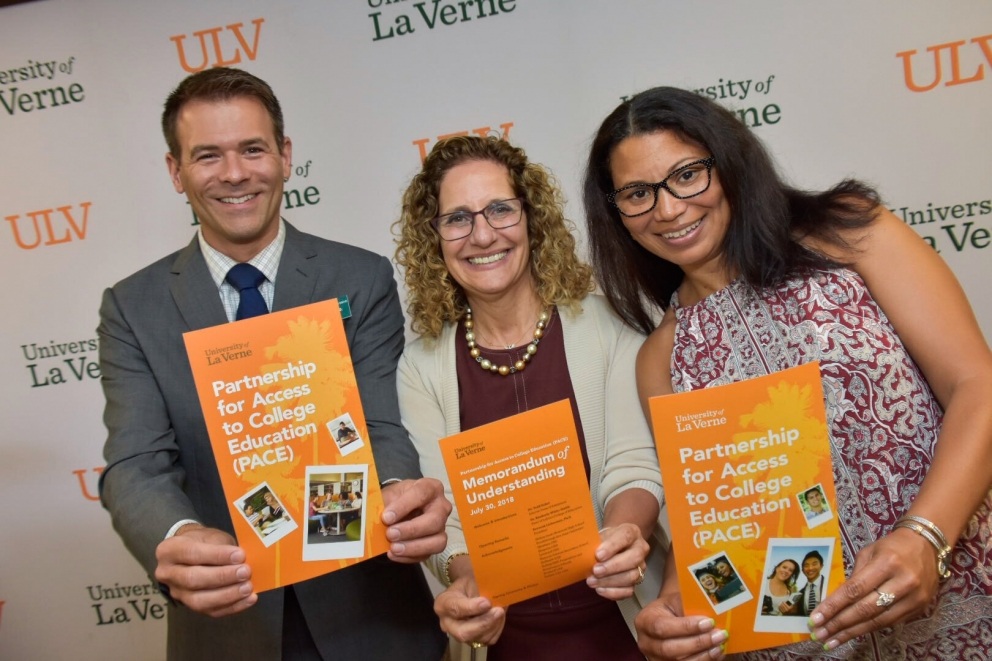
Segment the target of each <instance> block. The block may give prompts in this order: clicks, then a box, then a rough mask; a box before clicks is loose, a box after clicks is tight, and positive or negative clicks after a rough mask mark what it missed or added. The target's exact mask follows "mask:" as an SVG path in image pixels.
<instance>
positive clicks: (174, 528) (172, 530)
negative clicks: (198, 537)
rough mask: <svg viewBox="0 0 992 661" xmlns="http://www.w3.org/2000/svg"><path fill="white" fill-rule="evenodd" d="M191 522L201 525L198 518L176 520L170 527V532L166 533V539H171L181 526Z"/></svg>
mask: <svg viewBox="0 0 992 661" xmlns="http://www.w3.org/2000/svg"><path fill="white" fill-rule="evenodd" d="M191 523H195V524H197V525H200V522H199V521H197V520H196V519H182V520H180V521H176V522H175V523H173V524H172V527H171V528H169V532H167V533H165V539H171V538H173V537H175V536H176V533H177V532H179V529H180V528H182V527H183V526H188V525H190V524H191Z"/></svg>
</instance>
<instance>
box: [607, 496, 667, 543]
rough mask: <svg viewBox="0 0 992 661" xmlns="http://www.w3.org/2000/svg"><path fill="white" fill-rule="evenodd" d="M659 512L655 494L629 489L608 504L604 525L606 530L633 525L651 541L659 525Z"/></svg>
mask: <svg viewBox="0 0 992 661" xmlns="http://www.w3.org/2000/svg"><path fill="white" fill-rule="evenodd" d="M658 512H659V506H658V498H657V497H656V496H655V495H654V494H652V493H650V492H648V491H646V490H644V489H636V488H635V489H627V490H625V491H622V492H620V493H618V494H617V495H616V496H614V497H613V498H612V499H610V502H608V503H607V504H606V510H605V512H604V513H603V523H604V527H606V528H612V527H615V526H618V525H620V524H622V523H633V524H634V525H635V526H637V527H638V529H639V530H640V531H641V537H643V538H644V539H648V540H649V539H651V535H652V534H653V532H654V527H655V525H657V523H658Z"/></svg>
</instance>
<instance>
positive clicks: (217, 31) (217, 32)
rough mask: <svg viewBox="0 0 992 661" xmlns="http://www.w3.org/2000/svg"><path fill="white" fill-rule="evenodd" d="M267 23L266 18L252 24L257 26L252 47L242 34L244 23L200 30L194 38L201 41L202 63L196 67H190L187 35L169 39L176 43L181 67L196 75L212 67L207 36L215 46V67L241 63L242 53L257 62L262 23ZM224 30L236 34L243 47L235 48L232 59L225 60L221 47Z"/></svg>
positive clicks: (257, 19) (229, 41)
mask: <svg viewBox="0 0 992 661" xmlns="http://www.w3.org/2000/svg"><path fill="white" fill-rule="evenodd" d="M264 22H265V19H264V18H256V19H255V20H253V21H252V22H251V23H252V25H254V26H255V36H254V38H253V39H252V42H251V46H250V47H249V46H248V41H247V40H246V39H245V36H244V35H243V34H242V33H241V28H242V27H243V26H244V23H232V24H231V25H228V26H226V27H221V26H219V25H218V26H217V27H215V28H208V29H206V30H198V31H197V32H194V33H193V37H195V38H198V39H199V40H200V55H201V56H202V61H201V62H200V64H198V65H196V66H190V63H189V59H188V58H187V57H186V47H185V45H184V42H185V41H186V35H184V34H177V35H175V36H172V37H169V40H170V41H172V42H175V44H176V50H177V51H179V66H181V67H182V68H183V69H185V70H186V71H188V72H189V73H196V72H198V71H203V70H204V69H206V68H207V66H210V65H211V60H210V53H209V52H208V51H209V49H208V47H207V35H209V36H210V42H211V44H212V45H213V65H212V66H213V67H227V66H231V65H233V64H238V63H240V62H241V52H242V50H243V51H244V54H245V55H247V56H248V59H249V60H251V61H253V62H254V61H255V57H257V56H258V38H259V36H260V35H261V33H262V23H264ZM224 30H228V31H230V32H233V33H234V38H235V39H236V40H237V42H238V44H239V45H240V46H241V49H239V48H238V47H237V46H235V47H234V54H233V55H232V56H231V57H230V58H225V56H224V50H223V48H222V46H221V34H223V33H224ZM227 42H228V43H231V40H230V39H227Z"/></svg>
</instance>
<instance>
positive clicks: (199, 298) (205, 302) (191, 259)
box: [170, 237, 227, 330]
mask: <svg viewBox="0 0 992 661" xmlns="http://www.w3.org/2000/svg"><path fill="white" fill-rule="evenodd" d="M172 273H173V275H174V276H175V279H174V280H173V282H172V285H171V287H170V289H171V291H172V299H173V300H174V301H175V302H176V307H178V308H179V313H180V314H181V315H182V316H183V319H184V320H185V321H186V324H187V326H188V327H189V328H190V330H197V329H200V328H207V327H209V326H217V325H218V324H223V323H227V315H226V314H225V313H224V305H223V304H222V303H221V302H220V295H219V294H218V293H217V285H216V284H215V283H214V280H213V278H212V277H210V270H209V269H208V268H207V263H206V262H205V261H204V260H203V255H201V254H200V244H199V242H198V241H197V238H196V237H193V240H192V241H191V242H190V244H189V245H188V246H186V247H185V248H184V249H183V250H182V251H180V253H179V256H178V257H177V258H176V261H175V262H174V263H173V265H172Z"/></svg>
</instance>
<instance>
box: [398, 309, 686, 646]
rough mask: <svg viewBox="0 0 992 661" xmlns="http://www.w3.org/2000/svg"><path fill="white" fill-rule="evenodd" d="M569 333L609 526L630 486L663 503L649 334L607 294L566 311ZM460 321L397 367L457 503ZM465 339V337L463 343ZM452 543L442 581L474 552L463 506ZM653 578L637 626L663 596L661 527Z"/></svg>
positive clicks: (409, 405)
mask: <svg viewBox="0 0 992 661" xmlns="http://www.w3.org/2000/svg"><path fill="white" fill-rule="evenodd" d="M558 312H559V317H560V319H561V323H562V332H563V334H564V337H565V358H566V361H567V363H568V372H569V375H570V377H571V380H572V388H573V390H574V391H575V398H576V401H577V403H578V409H579V417H580V418H581V420H582V430H583V433H584V435H585V441H586V451H587V453H588V455H589V469H590V479H589V484H590V488H591V491H592V500H593V506H594V509H595V511H596V522H597V524H598V525H599V526H600V527H602V525H603V512H604V510H605V508H606V503H608V502H609V501H610V499H612V498H613V497H614V496H616V495H617V494H618V493H621V492H622V491H625V490H626V489H632V488H640V489H644V490H645V491H648V492H649V493H651V494H653V495H654V496H655V497H656V498H657V499H658V502H659V505H660V504H661V503H662V502H663V493H662V488H661V472H660V470H659V469H658V456H657V453H656V451H655V447H654V441H653V440H652V438H651V432H650V430H649V428H648V425H647V422H646V420H645V419H644V415H643V413H642V411H641V407H640V402H639V400H638V397H637V385H636V380H635V372H634V370H635V361H636V357H637V351H638V349H639V348H640V346H641V343H642V342H643V341H644V337H643V336H641V335H639V334H638V333H636V332H635V331H633V330H631V329H630V328H628V327H627V326H625V325H624V324H623V323H622V322H621V321H620V319H619V318H618V317H617V316H616V315H614V314H613V312H612V311H611V310H610V309H609V307H608V305H607V303H606V302H605V300H604V299H603V298H602V297H600V296H587V297H586V298H585V299H584V300H583V301H582V311H581V312H580V313H577V314H576V313H572V312H571V311H570V310H569V309H568V308H566V307H562V308H559V310H558ZM457 328H458V326H457V324H448V325H446V326H445V327H444V329H443V330H442V331H441V336H440V337H439V338H437V339H433V338H426V337H421V338H419V339H418V340H416V341H415V342H413V343H411V344H408V345H407V347H406V350H405V351H404V352H403V357H402V358H401V359H400V364H399V369H398V372H397V387H398V390H399V401H400V415H401V417H402V419H403V425H404V426H405V427H406V429H407V431H409V432H410V437H411V439H412V440H413V443H414V445H415V446H416V448H417V452H418V453H419V454H420V468H421V471H422V472H423V474H424V475H425V476H428V477H434V478H437V479H439V480H441V482H442V483H443V484H444V489H445V495H446V496H447V498H448V500H452V496H451V485H450V484H449V482H448V477H447V473H446V471H445V469H444V462H443V460H442V459H441V453H440V450H439V448H438V440H439V439H441V438H444V437H446V436H451V435H452V434H457V433H458V432H460V431H461V424H460V421H459V414H458V404H459V402H458V379H457V377H456V372H455V352H456V351H468V347H467V346H466V345H465V344H464V338H458V337H456V336H457V335H458V333H457ZM458 339H462V341H461V342H460V343H459V342H457V340H458ZM446 531H447V533H448V544H447V547H446V548H445V549H444V551H442V552H441V553H438V554H436V555H433V556H431V558H430V559H429V560H428V561H427V566H428V568H429V569H430V570H431V572H432V573H433V574H434V575H435V576H436V577H437V578H438V580H439V581H441V582H442V583H443V582H444V578H443V576H444V569H445V564H446V563H447V561H448V558H449V557H451V556H452V555H455V554H460V553H465V552H466V551H467V548H466V545H465V538H464V535H463V534H462V527H461V521H460V519H459V517H458V511H457V509H455V510H453V511H452V513H451V516H450V517H449V518H448V523H447V527H446ZM655 537H656V538H657V540H656V542H657V543H652V552H651V555H650V556H649V557H648V564H647V573H646V578H645V580H644V582H643V583H641V585H639V586H637V590H636V594H635V598H631V599H625V600H624V601H622V602H621V603H620V609H621V611H623V614H624V618H625V619H626V621H627V624H628V626H630V627H631V630H632V631H633V619H634V616H636V614H637V612H639V611H640V609H641V607H642V606H643V605H644V604H647V603H648V602H650V601H651V600H653V599H654V598H656V597H657V596H658V589H659V587H660V584H661V575H662V571H663V560H662V559H663V558H664V552H665V551H666V550H667V541H666V539H667V538H666V536H665V534H664V533H663V532H661V530H660V526H659V527H656V534H655Z"/></svg>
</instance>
